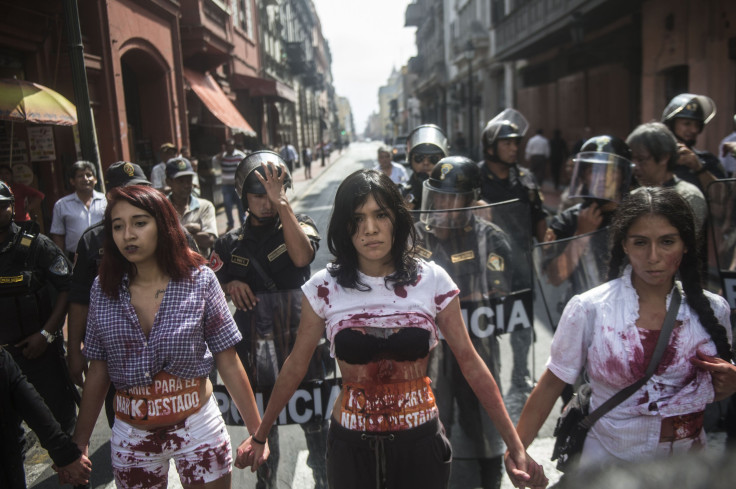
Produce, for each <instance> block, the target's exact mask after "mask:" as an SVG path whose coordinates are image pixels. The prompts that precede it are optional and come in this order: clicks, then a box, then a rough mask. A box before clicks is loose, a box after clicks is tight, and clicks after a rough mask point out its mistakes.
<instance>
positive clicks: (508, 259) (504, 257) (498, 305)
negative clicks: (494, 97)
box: [415, 156, 533, 488]
mask: <svg viewBox="0 0 736 489" xmlns="http://www.w3.org/2000/svg"><path fill="white" fill-rule="evenodd" d="M479 175H480V171H479V169H478V165H477V164H476V163H475V162H474V161H472V160H470V159H468V158H466V157H464V156H450V157H447V158H443V159H442V160H440V161H439V162H438V163H437V165H435V167H434V169H433V170H432V173H431V175H430V177H429V178H428V179H427V180H425V182H424V191H423V194H424V195H423V199H422V211H421V213H420V216H419V217H420V219H419V222H417V223H416V225H415V226H416V230H417V235H418V240H419V242H418V243H417V246H416V250H417V253H418V254H419V255H421V256H422V257H423V258H424V259H426V260H433V261H434V262H436V263H437V264H439V265H440V266H442V267H443V268H444V269H445V270H447V272H448V273H449V274H450V276H451V277H452V279H453V280H454V281H455V283H456V284H457V285H458V287H459V288H460V305H461V308H462V310H463V315H464V317H465V321H466V323H467V325H468V329H469V333H470V337H471V341H472V342H473V345H474V347H475V349H476V350H477V351H478V353H479V354H480V356H481V357H482V358H483V359H484V361H485V363H486V364H487V365H488V368H489V370H490V371H491V373H492V374H493V376H494V378H495V379H496V382H497V383H500V381H499V371H500V357H499V344H498V339H497V335H499V334H501V333H504V332H507V331H513V330H520V329H526V328H530V327H531V322H532V321H533V315H532V299H531V283H530V278H531V277H530V275H528V274H526V275H525V274H522V275H518V274H516V273H515V265H516V264H515V263H514V262H513V253H512V248H511V247H512V245H511V241H510V239H509V236H508V235H507V233H506V232H505V231H504V230H503V229H502V228H501V227H499V226H498V225H496V224H494V223H492V222H489V221H487V220H485V219H483V218H480V217H478V216H477V215H476V214H475V213H476V212H478V213H481V211H482V214H484V215H490V216H491V217H492V216H499V215H501V214H513V215H514V216H515V217H517V218H519V219H522V220H524V216H527V215H528V211H527V210H526V208H525V206H524V205H523V204H520V203H519V202H518V201H514V202H510V203H506V204H497V205H492V206H486V207H484V208H483V209H480V208H478V207H474V206H476V205H477V204H476V202H477V199H478V194H479V183H480V182H479ZM526 219H527V222H528V218H526ZM525 229H527V230H528V229H529V227H526V228H525ZM527 238H528V239H529V238H530V236H529V235H528V232H527ZM523 268H527V269H528V267H522V269H523ZM429 372H430V378H431V379H432V389H433V390H434V394H435V398H436V400H437V405H438V407H439V412H440V417H441V420H442V423H443V425H444V426H445V428H446V430H447V434H448V437H449V438H450V440H451V442H452V448H453V468H452V471H451V476H450V487H452V488H465V487H477V486H479V485H480V486H481V487H484V488H498V487H500V482H501V476H502V473H503V460H502V459H503V452H504V445H503V442H502V440H501V437H500V435H499V434H498V432H497V431H496V429H495V428H494V427H493V423H492V422H491V420H490V418H488V415H487V414H486V413H485V410H484V409H483V406H482V405H480V403H479V401H478V400H477V398H476V397H475V395H474V393H473V391H472V390H471V388H470V386H469V385H468V383H467V381H466V380H465V378H464V376H463V374H462V372H461V371H460V367H459V365H458V363H457V360H456V359H455V357H454V356H453V354H452V352H451V350H450V348H449V347H448V345H447V343H445V342H444V341H442V342H440V345H438V347H437V348H435V349H434V350H433V351H432V354H431V357H430V369H429Z"/></svg>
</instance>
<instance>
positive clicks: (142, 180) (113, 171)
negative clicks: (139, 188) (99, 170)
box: [105, 161, 151, 190]
mask: <svg viewBox="0 0 736 489" xmlns="http://www.w3.org/2000/svg"><path fill="white" fill-rule="evenodd" d="M128 185H149V186H150V185H151V182H149V181H148V179H147V178H146V174H145V173H143V169H142V168H141V167H140V166H138V165H136V164H135V163H131V162H129V161H117V162H115V163H113V164H112V165H110V167H109V168H108V169H107V171H106V172H105V187H106V188H107V190H110V189H113V188H115V187H125V186H128Z"/></svg>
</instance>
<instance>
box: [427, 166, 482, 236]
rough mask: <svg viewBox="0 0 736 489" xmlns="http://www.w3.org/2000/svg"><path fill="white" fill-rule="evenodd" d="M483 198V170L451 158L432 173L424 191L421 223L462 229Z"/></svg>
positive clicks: (436, 167) (430, 226) (429, 225)
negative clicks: (476, 203)
mask: <svg viewBox="0 0 736 489" xmlns="http://www.w3.org/2000/svg"><path fill="white" fill-rule="evenodd" d="M479 194H480V169H479V168H478V165H477V164H476V163H475V162H474V161H473V160H471V159H470V158H467V157H465V156H448V157H446V158H443V159H441V160H440V161H439V162H438V163H437V164H436V165H435V167H434V169H432V173H431V175H430V176H429V179H427V180H425V181H424V188H423V189H422V214H421V216H420V219H421V221H422V222H423V223H424V224H426V225H427V226H428V227H429V228H432V227H436V228H462V227H465V226H467V224H468V222H470V218H471V216H472V210H471V209H470V207H471V206H472V205H473V203H474V202H475V200H477V199H478V196H479Z"/></svg>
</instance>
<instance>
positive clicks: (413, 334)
mask: <svg viewBox="0 0 736 489" xmlns="http://www.w3.org/2000/svg"><path fill="white" fill-rule="evenodd" d="M384 331H386V332H387V333H390V330H384ZM428 354H429V331H427V330H426V329H421V328H402V329H400V330H399V331H397V332H396V333H390V334H388V335H387V336H386V337H385V338H381V337H378V336H374V335H372V334H366V333H363V332H361V331H358V330H354V329H350V328H347V329H343V330H342V331H340V332H339V333H337V334H336V335H335V357H337V358H338V359H340V360H342V361H344V362H346V363H349V364H352V365H365V364H368V363H371V362H375V361H378V360H395V361H398V362H411V361H414V360H419V359H420V358H424V357H426V356H427V355H428Z"/></svg>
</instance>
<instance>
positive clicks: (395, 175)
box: [373, 146, 409, 185]
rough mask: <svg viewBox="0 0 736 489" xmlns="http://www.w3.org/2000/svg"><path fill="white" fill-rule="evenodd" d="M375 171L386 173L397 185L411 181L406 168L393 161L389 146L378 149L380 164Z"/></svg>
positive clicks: (375, 167)
mask: <svg viewBox="0 0 736 489" xmlns="http://www.w3.org/2000/svg"><path fill="white" fill-rule="evenodd" d="M373 169H374V170H378V171H382V172H383V173H385V174H386V175H387V176H388V177H389V178H390V179H391V181H393V182H394V183H395V184H396V185H399V184H402V183H406V182H408V181H409V175H408V174H407V173H406V168H404V167H403V166H402V165H400V164H398V163H394V162H393V161H391V148H389V147H388V146H381V147H380V148H378V164H377V165H376V166H374V167H373Z"/></svg>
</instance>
